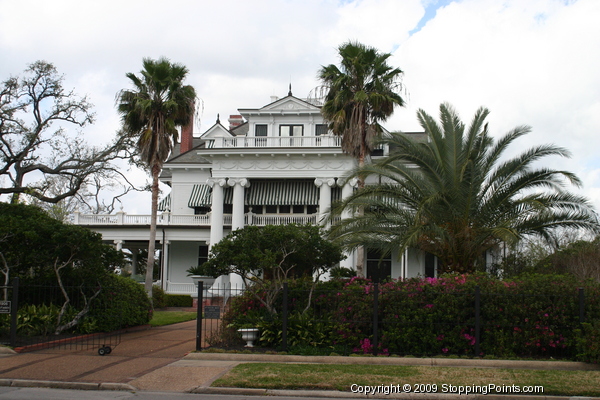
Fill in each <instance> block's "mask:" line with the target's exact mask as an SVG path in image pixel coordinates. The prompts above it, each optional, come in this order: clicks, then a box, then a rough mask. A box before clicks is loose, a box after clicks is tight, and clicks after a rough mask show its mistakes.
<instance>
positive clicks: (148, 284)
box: [144, 165, 160, 299]
mask: <svg viewBox="0 0 600 400" xmlns="http://www.w3.org/2000/svg"><path fill="white" fill-rule="evenodd" d="M159 173H160V167H159V166H158V165H154V166H152V214H151V216H150V238H149V239H148V263H147V264H146V281H145V284H144V288H145V289H146V293H148V297H149V298H150V299H152V277H153V275H154V250H155V245H156V214H157V213H158V174H159Z"/></svg>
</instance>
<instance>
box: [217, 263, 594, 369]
mask: <svg viewBox="0 0 600 400" xmlns="http://www.w3.org/2000/svg"><path fill="white" fill-rule="evenodd" d="M289 285H290V289H289V292H288V310H289V317H288V345H292V344H293V343H292V342H294V343H296V342H299V341H304V342H305V343H312V344H313V345H314V346H325V347H327V348H335V349H343V350H342V351H341V352H343V353H347V350H349V351H351V352H356V353H372V352H373V351H374V350H377V352H378V353H380V354H400V355H423V356H425V355H427V356H435V355H460V356H489V357H504V358H512V357H529V358H563V359H564V358H568V359H576V358H577V357H578V356H577V355H578V354H582V350H581V349H582V348H583V347H581V346H583V345H581V344H579V345H578V343H581V342H580V341H579V342H578V340H580V339H578V338H579V337H582V338H584V339H581V340H595V339H589V338H595V337H597V333H598V329H597V328H589V327H586V328H584V330H583V332H584V333H583V334H581V335H579V336H578V334H577V333H576V331H577V330H578V329H580V328H581V324H580V323H579V294H578V289H579V288H580V287H581V288H583V289H584V293H585V303H584V304H585V310H584V314H585V320H586V321H588V322H590V324H592V325H590V326H596V327H597V326H598V325H597V324H598V323H600V322H599V321H600V285H599V284H598V283H596V282H593V281H584V282H582V281H577V280H576V279H574V278H573V277H568V276H557V275H529V276H522V277H520V278H515V279H513V280H504V281H502V280H498V279H496V278H490V277H488V276H486V275H482V274H474V275H446V276H443V277H441V278H413V279H407V280H404V281H392V282H388V283H384V284H380V285H379V286H378V287H379V308H378V310H377V313H378V321H379V326H378V337H377V338H374V337H373V298H374V292H375V285H374V284H373V283H372V282H371V281H369V280H368V279H364V278H357V277H354V278H352V279H349V280H334V281H330V282H324V283H322V284H319V285H318V287H317V289H316V290H315V292H314V293H313V297H312V301H311V306H310V308H309V310H308V311H306V312H305V311H304V309H305V307H306V305H307V298H308V296H307V293H308V291H307V290H306V289H307V287H306V284H305V283H304V282H302V281H294V282H290V283H289ZM476 287H479V291H480V320H479V321H480V330H479V334H480V342H479V354H475V351H476V348H477V343H476V336H477V332H476V320H475V291H476ZM253 290H254V289H252V288H250V289H249V290H248V291H247V292H246V293H244V294H243V295H242V296H239V297H236V298H234V299H232V301H231V307H230V309H229V310H228V311H227V312H226V313H225V315H224V323H225V324H228V325H231V326H233V327H239V326H242V325H253V326H259V327H261V328H262V331H263V333H262V337H261V339H260V341H259V344H262V345H265V346H269V347H272V346H278V345H280V344H281V318H282V317H281V310H282V298H281V296H279V297H278V298H277V299H276V300H275V302H274V304H275V306H276V310H277V314H276V315H272V314H270V313H268V312H267V310H266V308H265V307H264V305H263V304H262V303H261V302H260V301H259V299H258V298H257V296H258V297H260V298H262V296H265V293H263V292H255V291H253ZM594 324H596V325H594ZM594 329H596V330H594ZM375 339H377V349H375V342H376V340H375ZM586 343H587V342H586ZM578 346H579V347H578ZM584 347H585V346H584ZM587 348H588V349H589V352H587V353H585V354H584V355H582V356H580V357H579V358H582V357H585V359H588V360H594V359H597V357H598V355H597V354H596V353H595V351H597V350H594V348H595V347H594V346H592V345H587ZM578 349H579V350H578ZM336 352H340V351H338V350H336Z"/></svg>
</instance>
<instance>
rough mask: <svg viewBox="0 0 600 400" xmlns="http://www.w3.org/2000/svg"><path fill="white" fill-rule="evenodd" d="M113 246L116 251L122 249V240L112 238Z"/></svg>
mask: <svg viewBox="0 0 600 400" xmlns="http://www.w3.org/2000/svg"><path fill="white" fill-rule="evenodd" d="M114 243H115V248H116V249H117V251H121V250H123V241H122V240H114Z"/></svg>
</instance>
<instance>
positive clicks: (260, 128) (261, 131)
mask: <svg viewBox="0 0 600 400" xmlns="http://www.w3.org/2000/svg"><path fill="white" fill-rule="evenodd" d="M254 136H256V137H259V136H263V137H264V136H267V125H262V124H260V125H259V124H257V125H255V127H254Z"/></svg>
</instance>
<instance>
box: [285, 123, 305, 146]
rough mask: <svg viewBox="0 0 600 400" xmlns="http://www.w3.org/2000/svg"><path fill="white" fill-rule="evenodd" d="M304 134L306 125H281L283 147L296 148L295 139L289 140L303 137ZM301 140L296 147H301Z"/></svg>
mask: <svg viewBox="0 0 600 400" xmlns="http://www.w3.org/2000/svg"><path fill="white" fill-rule="evenodd" d="M303 134H304V125H279V136H281V146H294V139H287V138H288V137H290V136H302V135H303ZM299 144H300V142H299V140H297V141H296V145H299Z"/></svg>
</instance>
